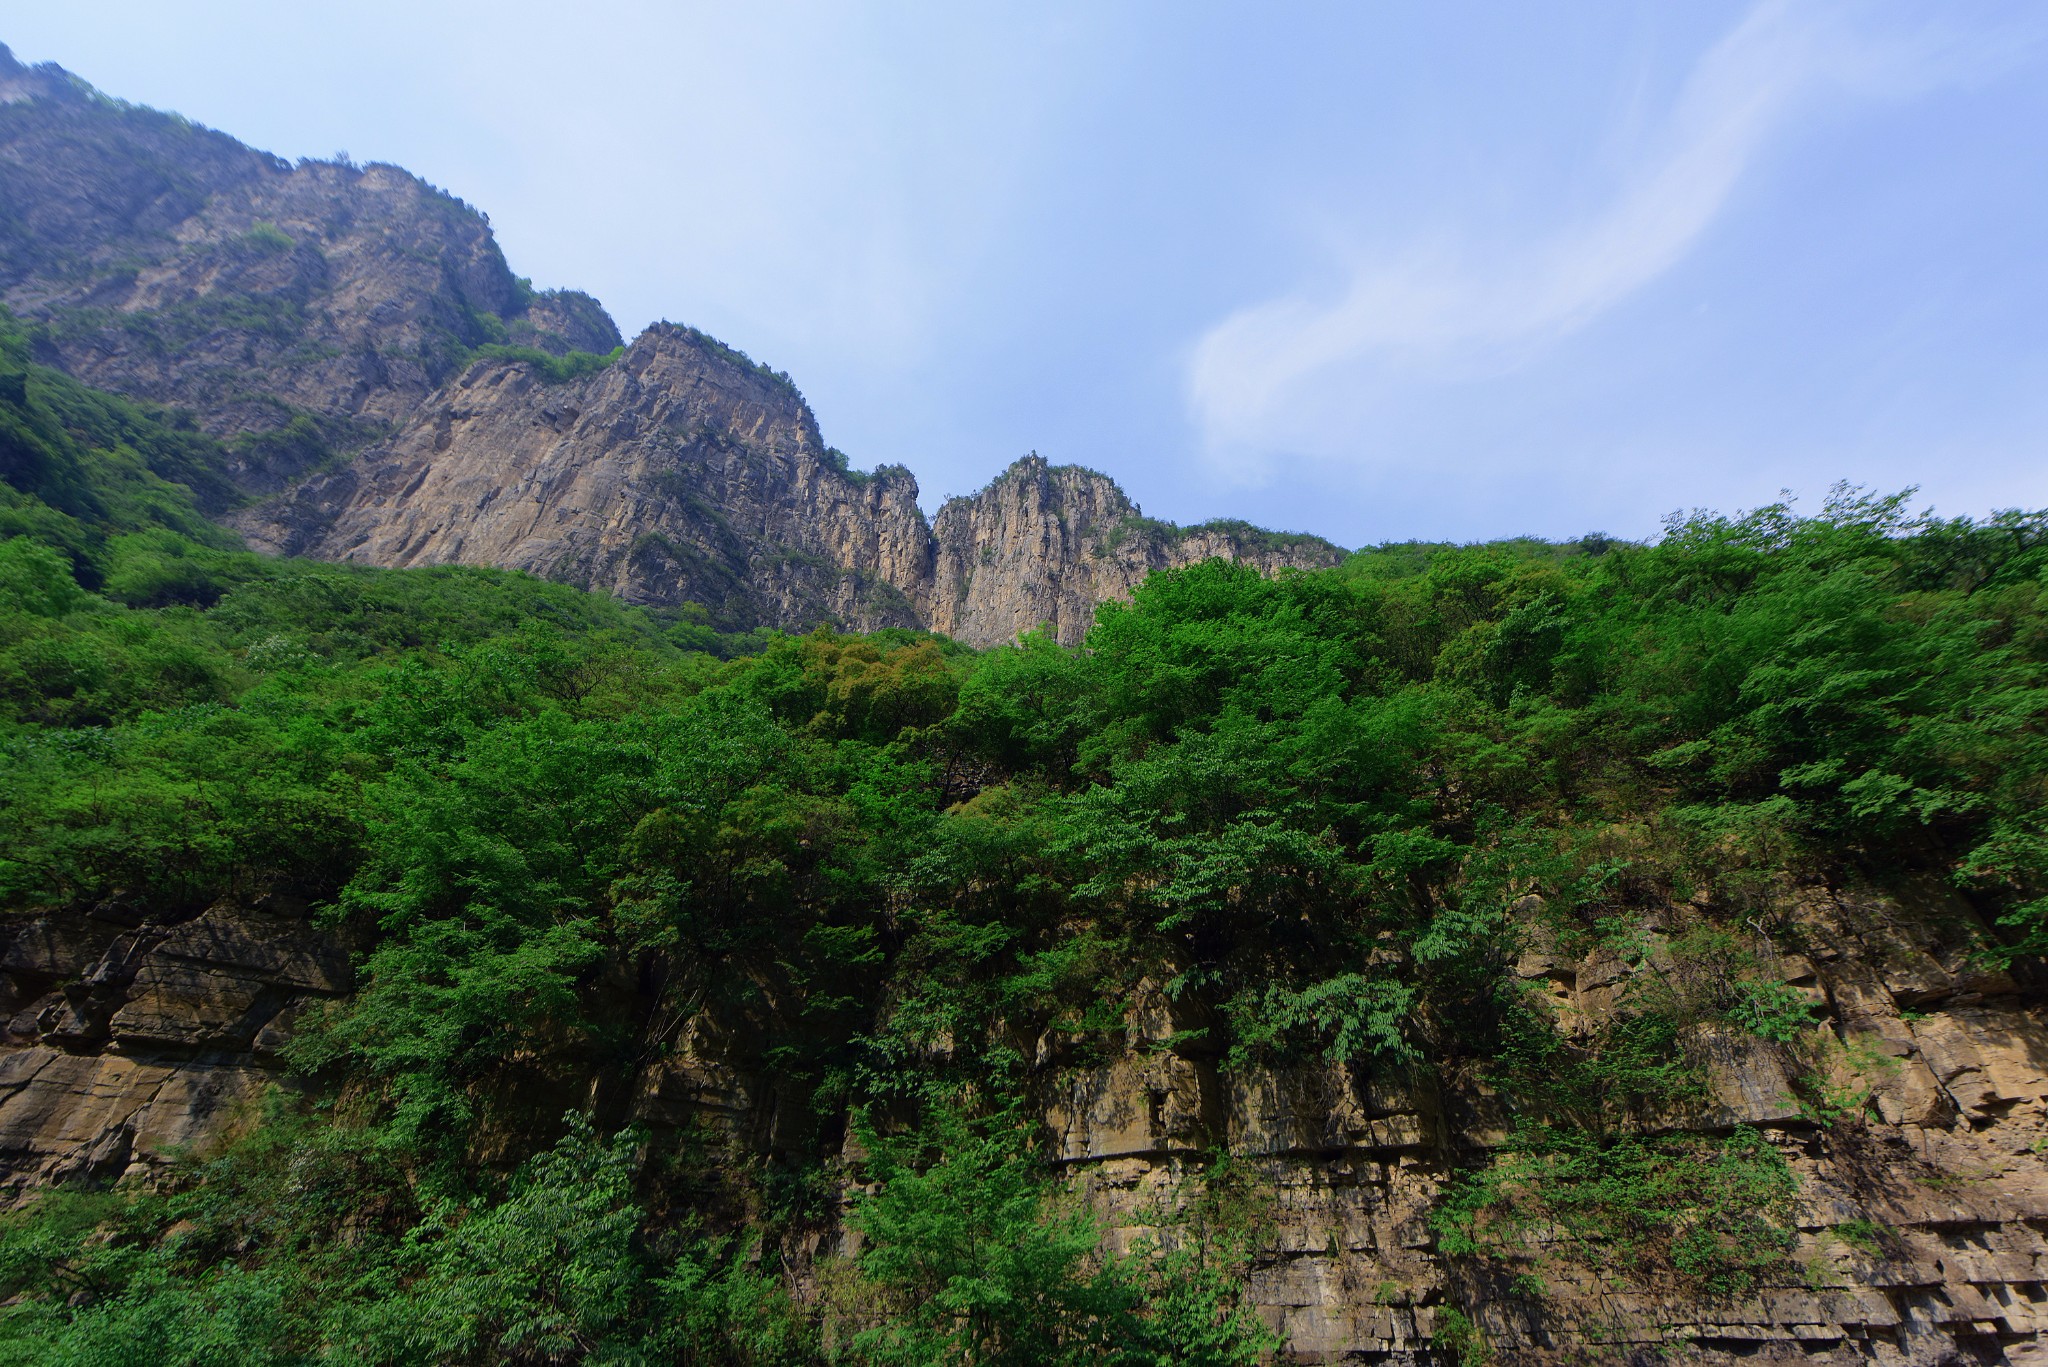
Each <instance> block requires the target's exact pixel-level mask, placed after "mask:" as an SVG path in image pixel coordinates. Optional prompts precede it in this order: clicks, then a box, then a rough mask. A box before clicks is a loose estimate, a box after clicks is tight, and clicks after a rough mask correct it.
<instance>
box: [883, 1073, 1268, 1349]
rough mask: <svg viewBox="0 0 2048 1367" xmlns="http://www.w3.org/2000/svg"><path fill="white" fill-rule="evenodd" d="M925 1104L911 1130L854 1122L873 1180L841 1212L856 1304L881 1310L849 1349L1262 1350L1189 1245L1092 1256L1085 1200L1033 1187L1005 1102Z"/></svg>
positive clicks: (1216, 1274)
mask: <svg viewBox="0 0 2048 1367" xmlns="http://www.w3.org/2000/svg"><path fill="white" fill-rule="evenodd" d="M924 1100H925V1103H926V1105H925V1111H924V1113H925V1124H924V1125H922V1126H921V1127H920V1128H919V1130H918V1131H916V1132H915V1133H914V1134H911V1135H907V1136H903V1137H896V1138H884V1137H882V1136H879V1135H877V1134H875V1132H874V1131H873V1129H872V1128H868V1129H866V1130H864V1131H863V1133H862V1141H863V1144H864V1146H865V1147H867V1149H868V1150H869V1158H868V1162H867V1167H868V1175H869V1176H870V1177H871V1178H872V1179H873V1180H874V1181H876V1182H877V1183H879V1187H878V1189H877V1190H874V1191H872V1192H871V1193H869V1194H867V1195H865V1196H863V1197H862V1198H861V1199H859V1200H858V1201H857V1202H856V1203H855V1205H854V1208H853V1211H852V1213H851V1215H850V1220H851V1223H852V1224H853V1226H854V1228H856V1229H858V1230H859V1231H860V1232H861V1234H862V1235H863V1236H864V1237H865V1239H866V1240H867V1245H866V1247H865V1248H864V1249H863V1251H862V1253H861V1255H860V1259H859V1270H860V1273H861V1277H862V1279H863V1282H864V1283H865V1287H864V1289H867V1290H870V1291H871V1292H872V1294H874V1295H875V1297H876V1298H877V1300H876V1302H873V1303H870V1304H869V1305H867V1306H864V1307H862V1309H863V1310H865V1312H866V1314H867V1316H868V1317H869V1318H874V1317H875V1312H876V1311H877V1310H879V1311H880V1320H879V1322H878V1323H874V1324H871V1325H869V1326H868V1327H866V1328H863V1329H861V1330H859V1331H858V1332H857V1333H855V1334H854V1336H853V1338H852V1345H853V1350H854V1355H855V1357H856V1359H857V1360H859V1361H863V1362H870V1363H875V1364H887V1363H902V1364H915V1365H916V1367H927V1364H929V1365H930V1367H937V1364H940V1363H971V1364H986V1365H987V1367H997V1364H1011V1363H1014V1364H1019V1367H1023V1365H1024V1364H1031V1367H1037V1365H1038V1364H1048V1367H1050V1365H1051V1364H1061V1363H1114V1364H1119V1367H1153V1364H1157V1365H1158V1367H1166V1365H1167V1364H1180V1365H1182V1367H1232V1365H1236V1364H1242V1365H1243V1367H1249V1364H1252V1363H1255V1362H1258V1361H1259V1360H1260V1358H1261V1354H1262V1353H1265V1352H1268V1351H1270V1350H1271V1349H1272V1348H1274V1347H1276V1346H1277V1343H1276V1341H1275V1340H1274V1339H1273V1338H1272V1337H1271V1336H1270V1335H1268V1334H1267V1333H1266V1331H1265V1330H1264V1328H1263V1326H1261V1325H1260V1324H1259V1323H1258V1321H1257V1320H1256V1319H1255V1318H1254V1317H1253V1316H1252V1315H1251V1313H1250V1312H1249V1310H1248V1309H1247V1308H1246V1307H1245V1306H1243V1305H1242V1304H1241V1303H1240V1300H1239V1295H1238V1291H1237V1288H1236V1286H1235V1285H1234V1284H1233V1283H1232V1281H1231V1280H1230V1279H1229V1278H1228V1277H1227V1276H1226V1275H1225V1273H1224V1271H1223V1269H1222V1268H1221V1267H1219V1266H1218V1265H1216V1263H1214V1262H1212V1261H1210V1260H1208V1259H1205V1258H1204V1257H1203V1256H1202V1253H1201V1251H1200V1249H1199V1248H1198V1247H1191V1248H1179V1249H1175V1250H1173V1251H1171V1252H1168V1253H1164V1254H1160V1253H1159V1252H1157V1250H1155V1251H1154V1253H1153V1255H1152V1256H1151V1257H1150V1258H1143V1257H1138V1258H1128V1259H1119V1258H1116V1257H1113V1256H1110V1255H1107V1254H1105V1253H1104V1252H1103V1251H1102V1250H1101V1249H1100V1247H1099V1246H1098V1238H1099V1236H1098V1234H1097V1231H1096V1229H1095V1227H1094V1224H1093V1221H1092V1219H1091V1217H1090V1216H1089V1214H1088V1213H1087V1211H1086V1209H1085V1208H1084V1207H1081V1206H1079V1205H1077V1204H1074V1203H1072V1202H1070V1201H1066V1200H1062V1199H1061V1198H1060V1197H1059V1196H1058V1195H1056V1194H1055V1193H1054V1192H1052V1191H1051V1190H1049V1189H1048V1187H1047V1183H1046V1179H1045V1177H1044V1176H1043V1174H1042V1172H1041V1169H1040V1167H1039V1165H1038V1164H1037V1163H1036V1162H1034V1161H1033V1158H1032V1155H1031V1146H1030V1140H1029V1133H1030V1131H1029V1127H1028V1126H1027V1125H1026V1124H1025V1123H1024V1121H1023V1119H1022V1117H1020V1116H1019V1115H1018V1114H1017V1112H1016V1111H1015V1110H1005V1111H1001V1112H998V1113H996V1114H995V1115H993V1116H990V1117H987V1118H984V1119H982V1120H979V1121H972V1120H969V1119H968V1118H967V1117H966V1116H965V1114H964V1113H963V1112H962V1111H961V1109H960V1108H959V1106H958V1105H957V1104H956V1103H955V1102H954V1101H952V1100H951V1099H948V1098H946V1097H944V1096H943V1095H941V1094H939V1093H935V1092H934V1093H927V1094H926V1096H925V1098H924Z"/></svg>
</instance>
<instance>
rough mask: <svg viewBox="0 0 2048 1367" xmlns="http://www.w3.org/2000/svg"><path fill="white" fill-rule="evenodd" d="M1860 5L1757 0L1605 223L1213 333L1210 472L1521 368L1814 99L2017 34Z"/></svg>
mask: <svg viewBox="0 0 2048 1367" xmlns="http://www.w3.org/2000/svg"><path fill="white" fill-rule="evenodd" d="M1871 13H1872V11H1871V10H1869V9H1868V8H1859V9H1850V8H1847V7H1846V6H1843V5H1833V4H1825V3H1811V2H1808V3H1800V2H1798V0H1762V3H1759V4H1757V5H1756V6H1755V7H1754V8H1753V9H1752V10H1751V11H1750V12H1749V13H1748V15H1747V16H1746V17H1745V18H1744V19H1743V21H1742V22H1741V23H1740V24H1739V25H1737V26H1736V27H1735V28H1734V29H1733V30H1732V31H1731V32H1729V33H1728V34H1727V35H1726V36H1725V37H1723V38H1722V39H1721V40H1720V41H1719V42H1718V43H1717V44H1715V46H1714V47H1713V48H1712V49H1711V50H1709V51H1708V52H1707V53H1706V55H1705V56H1704V57H1702V58H1701V59H1700V61H1699V62H1698V64H1697V65H1696V66H1695V67H1694V68H1693V70H1692V72H1691V73H1690V75H1689V77H1688V78H1687V80H1686V82H1685V85H1684V87H1683V89H1682V91H1681V92H1680V94H1679V96H1678V98H1677V100H1676V102H1675V103H1674V105H1673V107H1672V109H1671V112H1670V115H1669V117H1668V119H1667V120H1666V122H1665V126H1664V127H1663V128H1662V130H1661V131H1660V133H1659V135H1658V136H1657V137H1655V138H1654V139H1652V141H1651V143H1650V145H1649V149H1648V151H1647V153H1646V154H1645V155H1644V156H1642V157H1640V158H1639V159H1638V160H1637V161H1636V164H1635V165H1634V167H1633V168H1632V171H1631V173H1630V174H1629V175H1628V176H1627V177H1626V178H1625V180H1624V183H1623V185H1622V186H1621V188H1620V189H1619V191H1618V192H1617V193H1616V194H1614V195H1613V197H1612V198H1611V200H1609V202H1608V203H1607V204H1606V205H1605V206H1604V207H1603V208H1602V209H1601V210H1600V211H1599V212H1597V213H1594V214H1592V215H1590V216H1587V217H1585V218H1583V219H1581V220H1580V221H1577V222H1574V223H1570V224H1568V225H1565V226H1564V227H1562V228H1561V229H1553V230H1552V231H1550V232H1549V233H1548V234H1547V235H1545V234H1540V233H1539V234H1537V235H1535V236H1534V238H1533V240H1532V239H1531V237H1529V236H1527V235H1524V236H1521V237H1516V238H1504V239H1503V241H1502V242H1501V244H1500V245H1497V246H1494V247H1492V248H1490V249H1485V250H1477V251H1475V250H1473V249H1472V248H1471V247H1469V246H1462V245H1460V246H1453V245H1450V244H1448V243H1442V242H1439V243H1433V244H1424V245H1419V246H1416V247H1414V248H1411V249H1410V250H1409V251H1407V252H1406V253H1405V254H1403V255H1402V257H1401V258H1400V259H1388V258H1387V257H1386V256H1385V255H1379V256H1370V257H1360V258H1357V259H1353V260H1350V261H1348V262H1345V263H1343V269H1342V270H1341V271H1340V272H1339V274H1340V276H1343V277H1348V279H1347V283H1346V284H1345V285H1344V286H1343V287H1342V288H1341V290H1340V291H1339V292H1337V293H1336V295H1335V297H1331V296H1330V294H1329V293H1327V292H1324V293H1317V292H1315V291H1311V290H1305V291H1301V292H1297V293H1293V294H1289V295H1286V296H1284V297H1281V298H1277V299H1272V300H1269V301H1266V302H1263V303H1259V304H1255V305H1252V306H1250V307H1248V308H1244V309H1241V310H1239V311H1238V312H1236V313H1233V314H1231V315H1230V316H1228V317H1226V318H1224V319H1223V320H1222V321H1220V322H1218V323H1216V324H1215V325H1214V326H1212V327H1211V328H1209V329H1208V330H1207V331H1206V332H1205V333H1204V334H1203V335H1202V336H1201V337H1200V338H1199V339H1198V340H1197V342H1196V343H1195V345H1194V347H1193V349H1192V352H1191V355H1190V357H1189V360H1188V368H1187V375H1186V388H1187V400H1188V405H1189V409H1190V413H1191V416H1192V418H1193V420H1194V422H1195V424H1196V427H1197V429H1198V431H1199V433H1200V435H1201V437H1202V439H1203V443H1204V447H1205V450H1206V452H1207V454H1208V456H1209V458H1210V459H1211V461H1212V462H1213V463H1214V464H1215V465H1216V466H1217V467H1218V472H1219V473H1222V474H1224V475H1226V476H1232V477H1236V478H1239V479H1249V480H1257V479H1259V478H1261V477H1263V475H1264V474H1265V473H1266V470H1265V462H1266V461H1267V460H1268V459H1270V457H1271V455H1272V454H1273V452H1274V450H1275V449H1276V448H1284V449H1288V450H1292V451H1299V452H1306V453H1313V454H1317V455H1322V456H1332V455H1336V456H1341V455H1343V454H1345V453H1346V451H1347V450H1355V449H1356V443H1355V440H1354V439H1353V436H1354V434H1351V433H1347V431H1346V430H1345V428H1346V427H1347V424H1348V422H1349V420H1352V419H1356V418H1358V417H1360V416H1361V415H1363V414H1364V413H1366V412H1367V411H1369V410H1370V408H1371V407H1372V405H1373V403H1374V401H1375V398H1376V397H1378V396H1386V395H1391V394H1395V393H1400V392H1405V391H1412V390H1413V389H1415V388H1416V387H1419V386H1440V385H1444V384H1447V383H1457V382H1461V381H1471V380H1476V379H1483V378H1485V377H1488V376H1497V375H1501V374H1504V373H1507V372H1510V371H1513V370H1515V369H1517V368H1519V367H1520V366H1522V365H1524V364H1526V363H1527V362H1529V361H1530V360H1532V359H1534V358H1535V357H1537V356H1540V355H1541V354H1542V353H1543V351H1544V350H1545V349H1546V348H1548V347H1549V346H1551V345H1552V344H1554V343H1556V342H1557V341H1559V340H1560V339H1562V338H1564V337H1566V336H1568V335H1569V334H1571V333H1573V332H1575V331H1577V330H1579V329H1581V328H1583V327H1585V326H1586V325H1587V324H1589V323H1591V322H1592V321H1593V320H1594V319H1596V318H1598V317H1599V316H1600V315H1601V314H1602V313H1604V312H1606V311H1607V310H1609V309H1612V308H1614V307H1615V306H1616V305H1618V304H1620V303H1621V302H1622V301H1624V300H1626V299H1627V298H1628V297H1629V296H1630V295H1632V294H1634V293H1635V292H1636V291H1638V290H1640V289H1641V288H1643V287H1644V286H1645V285H1647V284H1649V283H1650V282H1652V281H1654V280H1656V279H1657V278H1658V277H1659V276H1661V275H1663V274H1664V273H1665V272H1667V271H1669V270H1670V269H1671V268H1672V267H1673V266H1674V265H1676V264H1677V263H1678V262H1679V261H1681V260H1682V259H1684V257H1685V256H1686V254H1687V253H1688V252H1689V251H1691V250H1692V248H1693V247H1694V246H1695V245H1696V244H1697V243H1698V242H1699V241H1700V240H1701V238H1702V237H1703V236H1704V235H1705V234H1706V233H1707V231H1708V230H1709V229H1710V228H1711V227H1712V225H1713V224H1714V222H1715V220H1716V219H1717V218H1718V217H1719V216H1720V215H1721V213H1722V212H1723V210H1724V209H1725V208H1726V207H1727V206H1728V204H1729V202H1730V200H1731V198H1732V197H1733V196H1734V193H1735V191H1736V188H1737V186H1738V185H1739V183H1740V182H1741V180H1742V178H1743V175H1744V172H1745V171H1746V170H1748V168H1749V167H1750V165H1751V164H1752V162H1753V161H1754V160H1755V159H1756V157H1757V155H1758V153H1759V152H1760V151H1761V150H1762V149H1763V148H1764V147H1765V145H1766V144H1767V143H1768V141H1769V140H1770V139H1771V138H1772V136H1773V135H1774V134H1776V133H1778V132H1779V131H1780V130H1781V128H1782V127H1783V126H1784V125H1785V124H1786V123H1787V122H1788V120H1789V119H1790V118H1791V117H1792V116H1793V115H1794V114H1796V113H1797V112H1798V111H1799V110H1800V109H1801V108H1802V107H1805V106H1807V105H1808V104H1810V103H1811V102H1812V101H1813V100H1814V98H1815V97H1818V96H1824V95H1827V94H1830V93H1835V94H1843V93H1853V94H1860V95H1864V96H1898V95H1904V94H1909V93H1914V92H1916V91H1919V90H1924V89H1927V88H1930V87H1932V86H1936V85H1943V84H1948V83H1951V82H1954V81H1957V80H1962V79H1967V78H1968V77H1970V76H1972V75H1977V74H1982V73H1983V72H1984V71H1985V70H1986V68H1987V67H1988V66H1993V65H1998V66H2002V65H2005V64H2006V63H2007V62H2008V61H2010V60H2012V59H2013V58H2014V55H2015V45H2014V44H2013V43H2012V41H2011V39H2012V37H2013V35H2012V34H2011V33H2009V32H2007V33H2001V34H1997V35H1992V34H1987V33H1985V32H1983V31H1978V32H1975V33H1971V34H1959V33H1957V32H1955V31H1952V30H1940V29H1936V28H1932V27H1929V26H1927V25H1925V24H1914V25H1898V24H1894V25H1888V26H1884V27H1883V28H1882V29H1881V30H1878V26H1876V25H1873V24H1871V23H1870V22H1868V20H1869V16H1870V14H1871Z"/></svg>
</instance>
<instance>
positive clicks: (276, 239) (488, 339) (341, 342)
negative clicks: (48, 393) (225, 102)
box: [0, 48, 619, 491]
mask: <svg viewBox="0 0 2048 1367" xmlns="http://www.w3.org/2000/svg"><path fill="white" fill-rule="evenodd" d="M0 303H4V304H5V305H6V306H7V307H8V308H9V309H11V310H12V311H14V312H15V313H16V314H18V315H20V316H21V317H23V318H25V319H28V320H30V321H32V322H35V323H39V324H41V325H42V326H41V328H40V332H39V339H38V340H39V342H40V346H41V350H42V352H43V359H44V360H45V361H47V362H48V363H50V364H54V365H58V366H60V367H62V368H63V369H65V370H68V371H70V372H71V373H72V374H73V375H76V376H77V377H79V378H80V379H83V380H86V381H87V382H89V383H92V384H95V385H99V386H101V387H103V388H108V389H113V390H117V391H120V392H122V393H125V394H129V395H133V396H135V397H139V398H144V399H150V400H155V401H158V402H162V403H166V404H170V405H174V406H177V407H181V408H184V409H188V410H190V411H191V412H192V413H193V414H195V415H196V417H197V419H198V421H199V422H200V424H201V425H202V426H203V427H205V428H206V429H207V430H208V431H210V432H212V433H213V434H214V435H216V436H220V437H223V438H227V439H229V440H230V442H231V449H233V451H234V452H235V454H236V457H237V462H236V469H235V470H234V473H235V474H236V475H237V476H238V477H239V479H240V480H241V482H242V483H243V484H244V485H245V486H246V487H248V488H251V489H254V490H259V491H260V490H266V489H275V488H278V487H281V486H282V485H283V484H285V483H287V482H289V481H290V480H291V479H293V478H295V477H296V476H298V475H300V474H303V473H304V472H305V471H306V470H307V469H309V468H312V467H313V466H314V465H316V464H318V463H320V462H322V461H327V460H332V459H334V458H336V457H337V456H338V455H340V454H345V453H347V452H349V451H352V450H354V449H356V448H358V447H360V446H361V445H362V444H363V443H364V442H365V441H367V440H370V439H371V438H373V437H375V436H377V435H379V434H381V433H383V432H384V431H386V430H388V428H389V427H391V426H392V425H394V424H396V423H398V422H400V421H401V420H403V419H404V418H406V417H407V416H409V415H410V414H411V412H412V411H413V409H414V407H415V406H416V405H417V404H418V403H419V401H420V400H421V399H422V398H423V397H424V396H425V395H426V394H428V393H429V392H430V391H432V390H433V389H434V388H435V387H436V386H438V385H440V384H441V383H442V382H443V381H445V380H446V379H448V378H449V376H450V375H451V374H452V373H453V372H454V371H455V370H457V369H459V367H460V364H461V362H462V359H463V358H464V357H465V356H466V355H467V354H468V351H469V349H471V348H473V347H476V346H478V345H482V344H486V343H493V342H497V343H504V342H512V343H526V344H530V345H534V346H536V347H540V348H542V349H544V350H550V351H556V352H562V351H567V350H569V349H572V348H580V349H585V350H593V351H606V350H609V349H610V348H612V347H614V346H617V345H618V344H619V337H618V333H617V329H616V328H614V327H613V326H612V323H611V320H610V318H608V317H607V316H606V315H605V313H604V311H603V309H601V308H599V307H598V306H597V305H596V302H595V301H594V300H590V299H588V298H587V297H585V296H579V295H573V294H571V295H536V294H535V293H534V292H533V290H532V289H531V288H530V287H528V286H527V285H525V284H524V283H523V282H521V281H520V280H518V279H516V278H515V277H514V276H513V275H512V273H511V271H510V270H509V269H507V267H506V265H505V259H504V256H503V254H502V253H501V252H499V250H498V246H497V243H496V242H495V240H494V239H493V238H492V236H491V232H490V227H489V224H488V223H487V222H486V221H485V220H484V218H483V216H482V215H481V214H479V213H477V212H476V211H475V210H473V209H471V208H470V207H469V206H467V205H465V204H463V203H462V202H461V201H459V200H456V199H454V198H453V197H451V196H449V195H447V194H445V193H443V192H441V191H439V190H436V189H434V188H433V187H432V186H430V185H428V184H426V183H425V182H424V181H422V180H420V179H419V178H418V177H417V176H413V175H411V174H409V173H407V172H405V171H402V170H400V169H399V168H397V167H395V166H377V165H372V166H355V165H350V164H345V163H340V162H319V161H303V162H300V163H298V164H297V165H292V164H290V163H287V162H284V161H282V160H279V159H278V158H276V157H272V156H270V155H268V154H266V153H262V152H258V151H255V150H253V149H251V148H248V147H245V146H243V145H242V144H241V143H239V142H237V141H235V140H234V139H233V138H230V137H228V136H227V135H225V134H222V133H217V132H214V131H212V130H210V129H206V128H201V127H199V126H197V125H195V124H192V123H190V122H188V121H186V120H184V119H181V118H179V117H177V116H176V115H172V114H163V113H159V112H157V111H155V110H150V109H143V108H139V107H136V106H133V105H128V104H125V103H123V102H121V101H118V100H114V99H111V98H109V97H107V96H105V95H102V94H100V93H99V92H98V91H96V90H93V89H92V88H91V87H90V86H87V85H86V84H84V83H83V82H82V81H79V80H78V79H77V78H75V77H73V76H71V75H69V74H68V73H66V72H64V71H62V70H60V69H57V68H54V67H37V68H28V67H24V66H22V65H21V64H20V63H18V62H16V61H15V60H14V58H13V56H12V55H11V54H10V53H8V52H7V51H6V49H5V48H0ZM295 419H298V420H299V421H298V422H297V423H296V425H295V424H294V420H295Z"/></svg>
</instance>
